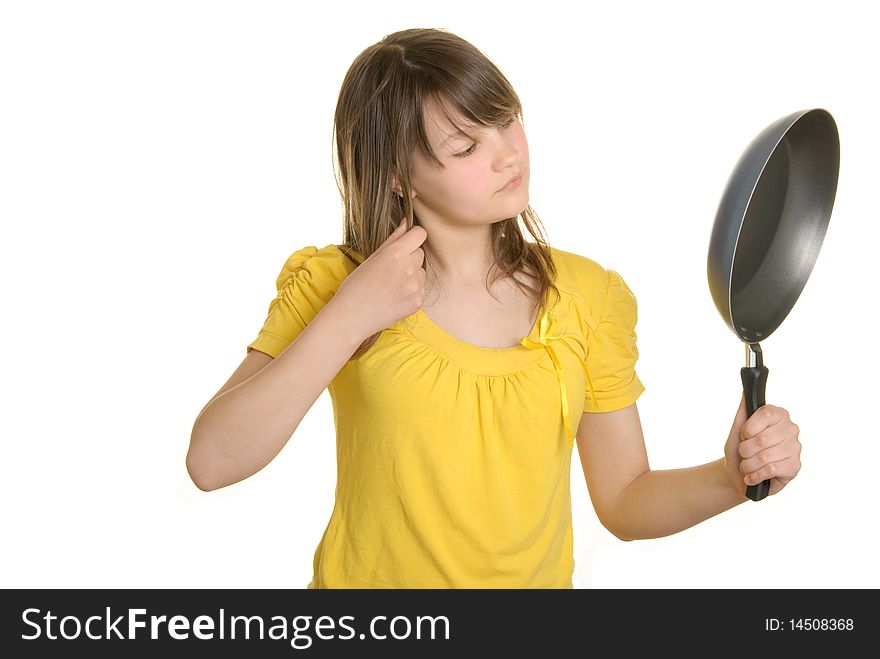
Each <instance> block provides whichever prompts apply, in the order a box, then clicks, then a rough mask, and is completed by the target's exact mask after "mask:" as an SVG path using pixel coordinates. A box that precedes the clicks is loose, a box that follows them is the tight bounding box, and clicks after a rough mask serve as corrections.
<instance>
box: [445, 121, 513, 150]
mask: <svg viewBox="0 0 880 659" xmlns="http://www.w3.org/2000/svg"><path fill="white" fill-rule="evenodd" d="M513 119H514V118H513V117H511V118H510V120H508V121H507V122H506V123H504V124H502V126H501V128H502V129H504V128H509V127H510V124H512V123H513ZM476 148H477V145H476V144H471V146H470V147H469V148H468V149H467V150H466V151H462V152H461V153H453V154H452V157H453V158H466V157H468V156H469V155H471V154H472V153H473V152H474V151H475V150H476Z"/></svg>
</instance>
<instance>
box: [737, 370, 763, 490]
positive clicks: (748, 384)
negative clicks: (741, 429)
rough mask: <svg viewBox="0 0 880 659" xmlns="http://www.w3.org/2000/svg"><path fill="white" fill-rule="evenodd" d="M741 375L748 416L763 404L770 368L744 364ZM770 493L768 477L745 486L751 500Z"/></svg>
mask: <svg viewBox="0 0 880 659" xmlns="http://www.w3.org/2000/svg"><path fill="white" fill-rule="evenodd" d="M739 373H740V376H741V377H742V384H743V394H744V395H745V400H746V411H747V412H748V415H749V416H752V414H754V413H755V411H756V410H757V409H758V408H759V407H763V406H764V393H765V392H766V390H767V375H768V374H769V373H770V369H769V368H767V367H766V366H764V365H763V364H760V365H757V366H744V367H743V368H741V369H740V370H739ZM769 493H770V479H769V478H768V479H767V480H765V481H763V482H761V483H758V484H757V485H749V486H747V487H746V496H747V497H748V498H749V499H751V500H752V501H760V500H761V499H763V498H764V497H766V496H767V495H768V494H769Z"/></svg>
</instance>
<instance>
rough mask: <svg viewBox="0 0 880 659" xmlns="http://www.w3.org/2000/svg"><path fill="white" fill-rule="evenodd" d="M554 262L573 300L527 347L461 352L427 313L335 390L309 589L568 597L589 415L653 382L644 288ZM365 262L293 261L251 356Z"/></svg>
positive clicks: (547, 316)
mask: <svg viewBox="0 0 880 659" xmlns="http://www.w3.org/2000/svg"><path fill="white" fill-rule="evenodd" d="M552 254H553V259H554V262H555V264H556V267H557V269H558V276H557V279H556V281H555V283H556V285H557V287H558V288H559V290H560V293H561V294H562V298H561V300H560V301H559V302H557V303H555V305H554V306H553V307H552V308H551V309H549V310H548V311H547V312H542V314H541V316H539V318H538V320H537V321H536V322H535V325H534V326H533V327H532V330H531V332H530V333H529V335H528V336H527V337H524V338H523V340H522V342H521V343H520V344H519V345H517V346H514V347H510V348H484V347H479V346H475V345H473V344H470V343H466V342H464V341H461V340H459V339H457V338H455V337H453V336H451V335H450V334H447V333H446V332H445V331H444V330H442V329H441V328H440V327H439V326H437V325H435V324H434V323H433V322H432V321H431V320H430V319H429V318H428V316H427V315H426V314H425V313H424V311H423V310H421V309H420V310H419V311H417V312H416V313H414V314H412V315H410V316H407V317H406V318H403V319H401V320H400V321H398V322H396V323H394V324H393V325H391V326H390V327H388V328H386V329H385V330H383V331H382V333H381V336H380V338H379V340H378V341H377V343H376V344H375V345H374V346H373V347H372V348H371V349H370V350H369V351H368V352H367V353H365V354H364V355H362V356H361V357H360V358H358V359H356V360H354V361H349V362H347V363H346V364H345V366H343V367H342V369H341V370H340V371H339V373H338V374H337V375H336V377H335V378H334V379H333V380H332V382H331V383H330V385H329V386H328V390H329V392H330V397H331V400H332V403H333V414H334V421H335V427H336V457H337V484H336V502H335V506H334V508H333V513H332V515H331V517H330V521H329V523H328V525H327V527H326V529H325V531H324V534H323V537H322V538H321V541H320V544H319V545H318V547H317V550H316V551H315V555H314V577H313V579H312V581H311V582H310V583H309V584H308V588H572V587H573V586H572V579H571V577H572V573H573V571H574V554H573V537H572V522H571V491H570V479H569V476H570V472H571V453H572V447H573V445H574V436H575V433H576V432H577V426H578V424H579V422H580V418H581V413H582V411H584V412H608V411H611V410H618V409H622V408H624V407H626V406H628V405H630V404H631V403H633V402H634V401H635V400H636V399H637V398H638V397H639V395H641V393H642V392H643V391H644V389H645V387H644V386H643V384H642V382H641V381H640V380H639V378H638V376H637V375H636V372H635V363H636V360H637V359H638V349H637V347H636V338H637V335H636V332H635V325H636V321H637V306H636V298H635V296H634V295H633V293H632V292H631V291H630V289H629V288H628V287H627V285H626V283H625V282H624V281H623V279H622V278H621V276H620V275H619V274H617V273H616V272H615V271H613V270H605V269H604V268H602V267H601V266H600V265H599V264H598V263H596V262H595V261H592V260H590V259H588V258H586V257H583V256H579V255H577V254H574V253H570V252H565V251H562V250H559V249H555V248H552ZM355 258H356V259H357V261H358V262H362V261H363V257H362V256H360V255H358V254H357V253H355ZM355 267H356V265H355V263H353V262H352V261H350V260H349V259H348V258H347V257H346V256H345V255H344V254H343V253H342V252H341V251H340V249H339V248H338V247H337V246H336V245H327V246H326V247H323V248H321V249H318V248H317V247H315V246H309V247H304V248H303V249H300V250H299V251H297V252H294V253H293V254H292V255H291V256H290V257H289V258H288V259H287V262H286V263H285V264H284V267H283V268H282V270H281V273H280V274H279V276H278V279H277V282H276V283H277V291H278V294H277V296H276V298H275V299H274V300H272V302H271V303H270V305H269V311H268V317H267V319H266V321H265V324H264V326H263V328H262V329H261V330H260V332H259V335H258V336H257V338H256V340H255V341H254V342H253V343H251V344H249V345H248V346H247V348H248V350H250V349H251V348H254V349H257V350H260V351H261V352H265V353H266V354H268V355H271V356H272V357H277V356H278V355H279V354H280V353H281V352H282V351H283V350H284V349H285V348H286V347H287V346H288V345H290V343H291V342H292V341H293V340H294V339H295V338H296V337H297V335H298V334H299V333H300V332H301V331H302V330H303V329H304V328H305V326H306V325H307V324H308V323H309V322H310V321H311V320H312V319H313V318H314V317H315V316H316V315H317V313H318V312H319V311H320V310H321V308H322V307H323V306H324V305H325V304H326V303H327V302H328V301H329V300H330V299H331V298H332V297H333V295H334V294H335V292H336V290H337V289H338V288H339V285H340V283H341V282H342V280H343V279H344V278H345V277H346V276H347V275H348V274H350V273H351V272H352V271H353V270H354V268H355ZM554 300H555V296H554V295H553V294H552V293H551V295H550V304H554ZM563 412H567V414H564V413H563ZM566 416H567V418H565V417H566Z"/></svg>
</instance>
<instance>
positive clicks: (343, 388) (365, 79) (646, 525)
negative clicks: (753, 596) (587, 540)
mask: <svg viewBox="0 0 880 659" xmlns="http://www.w3.org/2000/svg"><path fill="white" fill-rule="evenodd" d="M522 116H523V115H522V106H521V105H520V101H519V98H518V96H517V95H516V93H515V92H514V90H513V88H512V87H511V85H510V83H509V82H508V81H507V79H506V78H505V77H504V75H503V74H502V73H501V72H500V71H499V70H498V68H496V66H495V65H494V64H492V63H491V62H490V61H489V60H488V59H487V58H486V57H485V56H484V55H483V54H482V53H481V52H480V51H479V50H477V49H476V48H475V47H474V46H472V45H471V44H470V43H468V42H467V41H465V40H463V39H461V38H459V37H457V36H456V35H454V34H451V33H449V32H447V31H445V30H434V29H411V30H403V31H400V32H396V33H394V34H391V35H388V36H386V37H385V38H384V39H382V40H381V41H380V42H378V43H377V44H375V45H373V46H371V47H369V48H367V49H366V50H365V51H363V52H362V53H361V54H360V55H359V56H358V57H357V58H356V59H355V61H354V62H353V64H352V65H351V68H350V69H349V71H348V73H347V74H346V76H345V80H344V81H343V84H342V88H341V91H340V95H339V100H338V105H337V109H336V115H335V138H336V143H337V157H338V168H339V178H340V179H341V181H339V180H338V181H337V182H338V183H339V185H340V191H341V194H342V198H343V202H344V208H345V223H344V233H343V243H342V244H341V245H327V246H326V247H322V248H320V249H318V248H317V247H314V246H308V247H303V248H302V249H299V250H298V251H296V252H294V253H293V254H292V255H291V256H290V257H289V258H288V259H287V262H286V263H285V264H284V267H283V268H282V270H281V273H280V275H279V276H278V279H277V282H276V283H277V291H278V294H277V297H276V298H275V299H274V300H272V302H271V304H270V305H269V310H268V317H267V318H266V321H265V323H264V325H263V328H262V329H261V330H260V332H259V334H258V336H257V338H256V340H254V341H253V342H252V343H251V344H250V345H248V346H247V357H246V358H245V359H244V361H243V362H242V364H241V365H240V366H239V368H238V369H237V370H236V371H235V373H233V374H232V377H231V378H230V379H229V381H228V382H227V383H226V384H225V385H224V386H223V387H222V388H221V389H220V391H219V392H218V393H217V394H216V395H215V396H214V398H213V399H211V401H209V403H208V404H207V405H206V406H205V408H204V409H203V410H202V412H201V413H200V414H199V416H198V418H197V419H196V422H195V424H194V427H193V432H192V438H191V442H190V448H189V453H188V455H187V469H188V470H189V473H190V475H191V477H192V479H193V481H194V482H195V483H196V485H197V486H198V487H199V488H201V489H203V490H213V489H216V488H220V487H224V486H226V485H230V484H232V483H235V482H238V481H240V480H242V479H244V478H247V477H248V476H250V475H252V474H254V473H256V472H257V471H259V470H260V469H262V468H263V467H264V466H265V465H266V464H268V463H269V462H270V461H271V460H272V459H273V458H274V457H275V455H277V453H278V452H279V451H280V450H281V448H282V447H283V446H284V445H285V443H286V442H287V440H288V439H289V438H290V437H291V435H292V434H293V433H294V431H295V430H296V428H297V426H298V424H299V422H300V421H301V419H302V418H303V417H304V416H305V414H306V412H307V411H308V410H309V408H310V407H311V406H312V404H313V403H314V402H315V400H316V399H317V398H318V396H319V395H320V394H321V392H322V391H323V390H324V389H325V388H327V389H329V391H330V396H331V400H332V402H333V411H334V421H335V425H336V434H337V437H336V447H337V486H336V503H335V506H334V509H333V513H332V515H331V517H330V520H329V523H328V525H327V527H326V529H325V531H324V535H323V537H322V539H321V542H320V544H319V545H318V547H317V550H316V551H315V555H314V576H313V579H312V581H311V582H310V583H309V585H308V587H309V588H572V573H573V570H574V558H573V537H572V523H571V497H570V483H569V475H570V471H571V470H570V465H571V452H572V449H573V447H574V444H575V440H576V441H577V446H578V452H579V454H580V461H581V465H582V467H583V471H584V476H585V477H586V481H587V487H588V489H589V493H590V497H591V500H592V503H593V506H594V508H595V510H596V513H597V515H598V518H599V520H600V521H601V522H602V524H603V525H604V526H605V527H606V528H607V529H608V530H609V531H610V532H611V533H613V534H614V535H615V536H617V537H618V538H620V539H621V540H633V539H638V538H656V537H660V536H665V535H669V534H672V533H676V532H678V531H681V530H683V529H686V528H688V527H690V526H693V525H694V524H697V523H699V522H701V521H703V520H705V519H707V518H709V517H712V516H713V515H716V514H718V513H720V512H722V511H725V510H728V509H729V508H732V507H733V506H736V505H737V504H740V503H742V502H743V501H747V500H748V499H747V498H746V496H745V488H746V485H747V484H751V483H757V482H760V481H762V480H764V479H767V478H772V485H771V489H770V494H771V495H773V494H776V493H777V492H779V491H780V490H781V489H782V488H783V487H784V486H785V485H786V483H788V482H789V481H790V480H791V479H792V478H794V476H795V475H796V474H797V472H798V471H799V469H800V460H799V456H800V449H801V445H800V442H799V440H798V427H797V426H796V425H795V424H794V423H793V422H792V421H791V419H790V418H789V415H788V413H787V412H786V410H784V409H783V408H781V407H775V406H772V405H765V406H764V407H762V408H760V409H759V410H758V411H757V412H756V413H755V414H754V415H753V416H752V417H751V418H748V419H746V409H745V401H744V400H743V399H741V400H740V406H739V410H738V411H737V413H736V416H735V418H734V421H733V425H732V428H731V431H730V434H729V436H728V438H727V442H726V445H725V448H724V456H723V457H722V458H719V459H718V460H716V461H714V462H711V463H708V464H704V465H700V466H695V467H690V468H687V469H673V470H666V471H652V470H651V469H650V467H649V466H648V459H647V455H646V450H645V443H644V438H643V437H642V431H641V425H640V420H639V415H638V410H637V407H636V399H637V398H638V397H639V395H641V393H642V392H643V391H644V389H645V387H644V386H643V384H642V383H641V381H640V380H639V378H638V376H637V375H636V372H635V363H636V360H637V358H638V349H637V347H636V332H635V325H636V320H637V305H636V298H635V296H634V295H633V293H632V291H630V289H629V288H628V287H627V285H626V283H625V282H624V280H623V278H622V277H621V276H620V275H619V274H618V273H617V272H615V271H614V270H606V269H605V268H603V267H602V266H600V265H599V264H598V263H597V262H595V261H593V260H591V259H589V258H586V257H584V256H580V255H577V254H574V253H571V252H566V251H563V250H560V249H556V248H552V247H550V246H549V245H548V244H547V243H546V242H545V241H543V240H542V238H541V237H540V233H541V232H540V231H539V220H538V217H537V215H536V214H535V213H534V211H533V210H532V209H531V207H530V206H529V202H528V189H529V175H530V167H529V150H528V143H527V141H526V136H525V132H524V127H523V123H522V120H523V119H522ZM519 218H522V224H523V226H524V227H525V229H526V230H527V231H528V232H529V234H530V235H531V236H532V237H533V238H534V239H535V241H534V242H529V241H526V240H525V238H524V236H523V233H522V231H521V229H520V225H519V223H518V219H519ZM490 273H493V274H492V276H491V278H490V276H489V275H490Z"/></svg>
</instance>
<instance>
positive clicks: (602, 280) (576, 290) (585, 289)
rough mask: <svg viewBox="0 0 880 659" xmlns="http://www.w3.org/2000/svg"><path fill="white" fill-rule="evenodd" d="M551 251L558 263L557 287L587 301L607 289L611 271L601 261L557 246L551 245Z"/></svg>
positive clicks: (554, 261) (554, 260) (556, 263)
mask: <svg viewBox="0 0 880 659" xmlns="http://www.w3.org/2000/svg"><path fill="white" fill-rule="evenodd" d="M550 252H551V254H552V255H553V263H554V264H555V265H556V282H555V283H556V285H557V287H559V288H560V289H564V290H566V291H567V292H569V293H571V294H572V295H576V296H578V297H581V298H583V299H584V300H587V301H589V300H591V299H592V298H594V297H595V296H596V294H597V293H603V292H604V291H605V288H606V287H607V285H608V278H609V271H608V270H606V269H605V268H604V267H603V266H602V265H601V264H600V263H599V262H597V261H595V260H594V259H591V258H589V257H587V256H583V255H581V254H576V253H575V252H568V251H565V250H562V249H558V248H556V247H551V248H550Z"/></svg>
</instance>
